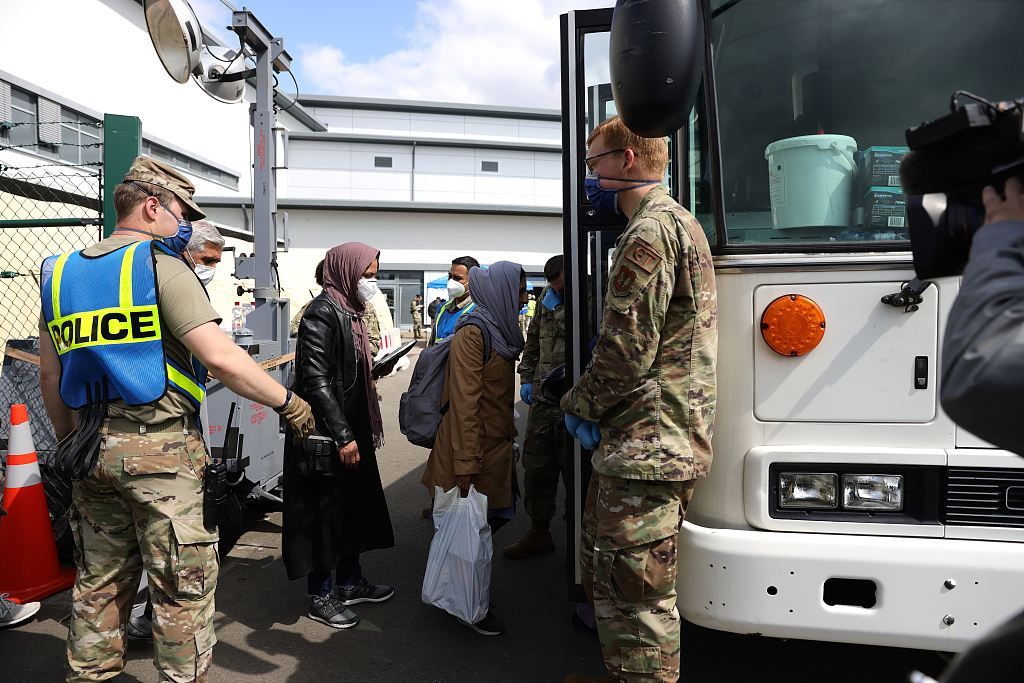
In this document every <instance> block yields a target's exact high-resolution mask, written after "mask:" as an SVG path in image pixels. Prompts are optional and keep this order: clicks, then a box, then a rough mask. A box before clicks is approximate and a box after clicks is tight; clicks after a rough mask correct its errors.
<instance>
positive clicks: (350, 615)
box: [306, 595, 359, 628]
mask: <svg viewBox="0 0 1024 683" xmlns="http://www.w3.org/2000/svg"><path fill="white" fill-rule="evenodd" d="M306 616H308V617H309V618H310V619H312V620H313V621H319V622H320V623H321V624H327V625H328V626H330V627H331V628H352V627H353V626H355V625H356V624H358V623H359V615H357V614H356V613H355V612H353V611H352V610H350V609H348V608H346V607H345V606H344V605H343V604H341V602H339V601H338V600H336V599H334V598H333V597H332V596H330V595H327V596H323V597H321V596H319V595H312V596H310V600H309V614H307V615H306Z"/></svg>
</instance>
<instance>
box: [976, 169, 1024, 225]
mask: <svg viewBox="0 0 1024 683" xmlns="http://www.w3.org/2000/svg"><path fill="white" fill-rule="evenodd" d="M1003 193H1004V194H1005V195H1006V199H1005V200H1003V199H1001V198H1000V197H999V193H998V192H996V190H995V188H994V187H992V186H991V185H989V186H988V187H986V188H985V189H984V190H982V191H981V201H982V202H983V203H984V204H985V225H988V224H989V223H998V222H999V221H1024V185H1022V184H1021V182H1020V180H1019V179H1017V178H1010V179H1009V180H1007V181H1006V185H1005V187H1004V188H1003Z"/></svg>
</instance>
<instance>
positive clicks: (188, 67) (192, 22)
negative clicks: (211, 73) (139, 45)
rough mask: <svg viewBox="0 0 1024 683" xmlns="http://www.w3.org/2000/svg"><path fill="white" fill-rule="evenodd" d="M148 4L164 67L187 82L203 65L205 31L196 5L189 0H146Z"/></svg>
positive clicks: (148, 24)
mask: <svg viewBox="0 0 1024 683" xmlns="http://www.w3.org/2000/svg"><path fill="white" fill-rule="evenodd" d="M144 7H145V13H146V27H147V28H148V29H149V38H150V40H152V41H153V48H154V49H155V50H156V54H157V56H158V57H159V58H160V61H161V62H162V63H163V65H164V69H166V70H167V73H168V75H170V77H171V78H173V79H174V80H176V81H177V82H178V83H186V82H187V81H188V78H189V76H190V75H192V74H194V73H198V72H199V69H200V68H201V67H202V64H201V60H200V48H201V47H202V40H203V32H202V28H201V27H200V26H199V20H198V19H196V15H195V13H194V12H193V11H192V7H191V6H190V5H189V4H188V2H185V0H145V3H144Z"/></svg>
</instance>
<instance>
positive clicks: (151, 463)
mask: <svg viewBox="0 0 1024 683" xmlns="http://www.w3.org/2000/svg"><path fill="white" fill-rule="evenodd" d="M124 471H125V472H126V473H127V474H130V475H132V476H133V477H138V476H142V475H146V474H177V473H178V454H177V453H161V454H159V455H155V454H154V455H126V456H125V457H124Z"/></svg>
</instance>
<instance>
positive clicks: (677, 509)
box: [562, 186, 718, 681]
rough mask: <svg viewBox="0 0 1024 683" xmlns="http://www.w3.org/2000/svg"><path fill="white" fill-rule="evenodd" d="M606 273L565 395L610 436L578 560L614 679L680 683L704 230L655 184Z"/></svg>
mask: <svg viewBox="0 0 1024 683" xmlns="http://www.w3.org/2000/svg"><path fill="white" fill-rule="evenodd" d="M610 273H611V274H610V276H609V282H608V290H607V293H606V297H605V308H604V311H603V315H602V322H601V331H600V335H599V338H598V341H597V344H596V346H595V347H594V351H593V355H592V358H591V361H590V364H589V365H588V366H587V369H586V371H585V372H584V373H583V376H582V377H581V378H580V381H579V383H578V384H577V385H576V386H575V387H573V388H572V390H570V391H569V393H567V394H566V395H565V397H564V398H563V399H562V409H563V410H565V411H566V412H568V413H573V414H575V415H578V416H580V417H582V418H583V419H585V420H590V421H593V422H596V423H598V424H599V426H600V430H601V444H600V445H599V446H598V448H597V450H596V451H595V452H594V455H593V465H594V476H593V478H592V480H591V489H590V493H589V495H588V500H587V504H586V512H585V518H586V519H585V522H584V526H585V532H584V537H583V549H582V551H581V554H580V561H581V563H582V567H583V573H584V576H586V577H588V578H587V579H586V580H585V583H588V584H590V586H592V591H593V593H592V594H593V598H594V609H595V614H596V616H597V622H598V632H599V634H600V636H601V646H602V651H603V654H604V660H605V665H606V666H607V668H608V672H609V675H610V676H612V677H613V678H614V679H616V680H625V681H675V680H677V678H678V676H679V613H678V611H677V609H676V592H675V582H676V540H677V536H678V530H679V526H680V525H681V524H682V521H683V517H684V515H685V512H686V506H687V503H688V502H689V499H690V496H691V495H692V492H693V484H694V480H696V479H700V478H703V477H706V476H707V475H708V471H709V469H710V467H711V429H712V424H713V422H714V412H715V357H716V352H717V343H718V332H717V303H716V294H715V274H714V267H713V263H712V260H711V251H710V249H709V247H708V243H707V239H706V237H705V236H704V232H703V230H702V229H701V227H700V224H699V223H698V222H697V220H696V219H695V218H694V217H693V216H692V215H691V214H690V213H689V212H687V211H686V210H685V209H683V208H682V207H681V206H679V205H678V204H677V203H676V202H675V201H673V200H672V198H671V197H670V196H669V194H668V191H667V190H666V189H665V188H664V187H661V186H659V187H656V188H655V189H653V190H651V191H650V192H648V193H647V194H646V195H644V197H643V198H642V199H641V201H640V203H639V205H638V206H637V209H636V211H635V212H634V214H633V217H632V219H631V220H630V222H629V225H627V226H626V230H625V232H624V233H623V234H622V236H621V237H620V238H619V242H618V244H617V245H616V250H615V256H614V261H613V263H612V267H611V270H610Z"/></svg>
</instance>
